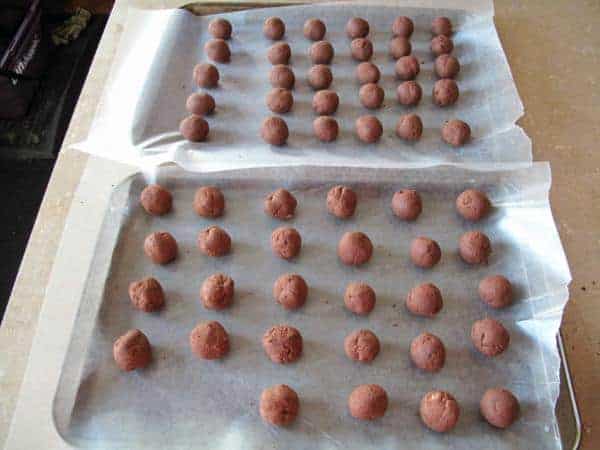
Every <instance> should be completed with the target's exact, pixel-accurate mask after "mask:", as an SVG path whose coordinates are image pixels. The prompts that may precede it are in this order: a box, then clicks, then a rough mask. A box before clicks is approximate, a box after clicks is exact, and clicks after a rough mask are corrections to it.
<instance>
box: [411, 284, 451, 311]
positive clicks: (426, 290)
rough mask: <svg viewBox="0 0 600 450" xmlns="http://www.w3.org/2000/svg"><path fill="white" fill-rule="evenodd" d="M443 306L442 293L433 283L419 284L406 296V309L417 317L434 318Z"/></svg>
mask: <svg viewBox="0 0 600 450" xmlns="http://www.w3.org/2000/svg"><path fill="white" fill-rule="evenodd" d="M443 306H444V302H443V300H442V293H441V292H440V290H439V289H438V287H437V286H436V285H435V284H433V283H423V284H419V285H418V286H415V287H413V288H412V289H411V290H410V291H409V293H408V295H407V296H406V308H407V309H408V310H409V311H410V312H411V313H413V314H416V315H417V316H424V317H434V316H435V315H436V314H437V313H439V312H440V311H441V310H442V307H443Z"/></svg>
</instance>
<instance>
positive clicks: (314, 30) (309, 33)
mask: <svg viewBox="0 0 600 450" xmlns="http://www.w3.org/2000/svg"><path fill="white" fill-rule="evenodd" d="M302 31H303V32H304V37H305V38H306V39H310V40H311V41H320V40H321V39H323V37H324V36H325V33H326V32H327V27H325V24H324V23H323V22H322V21H321V20H319V19H315V18H312V19H308V20H307V21H306V22H304V28H303V30H302Z"/></svg>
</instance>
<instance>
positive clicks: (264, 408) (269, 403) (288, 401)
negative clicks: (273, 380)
mask: <svg viewBox="0 0 600 450" xmlns="http://www.w3.org/2000/svg"><path fill="white" fill-rule="evenodd" d="M299 409H300V400H299V399H298V394H296V391H294V390H293V389H292V388H291V387H289V386H287V385H285V384H276V385H275V386H271V387H269V388H267V389H265V390H264V391H262V394H261V395H260V407H259V410H260V416H261V417H262V418H263V420H264V421H265V422H268V423H270V424H271V425H277V426H286V425H289V424H291V423H292V422H294V421H295V420H296V417H297V416H298V410H299Z"/></svg>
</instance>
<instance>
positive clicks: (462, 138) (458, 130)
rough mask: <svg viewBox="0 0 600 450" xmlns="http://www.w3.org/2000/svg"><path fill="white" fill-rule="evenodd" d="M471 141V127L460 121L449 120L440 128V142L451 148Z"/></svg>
mask: <svg viewBox="0 0 600 450" xmlns="http://www.w3.org/2000/svg"><path fill="white" fill-rule="evenodd" d="M469 139H471V127H470V126H469V125H468V124H467V123H466V122H463V121H462V120H457V119H451V120H448V121H447V122H445V123H444V125H443V126H442V140H443V141H444V142H445V143H446V144H450V145H451V146H453V147H460V146H461V145H464V144H466V143H467V142H468V141H469Z"/></svg>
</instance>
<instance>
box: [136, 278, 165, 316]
mask: <svg viewBox="0 0 600 450" xmlns="http://www.w3.org/2000/svg"><path fill="white" fill-rule="evenodd" d="M129 298H130V299H131V303H132V304H133V306H135V307H136V308H137V309H141V310H142V311H145V312H154V311H158V310H159V309H162V307H163V306H164V305H165V293H164V291H163V288H162V286H161V285H160V283H159V282H158V280H157V279H156V278H144V279H142V280H139V281H134V282H133V283H131V284H130V285H129Z"/></svg>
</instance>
